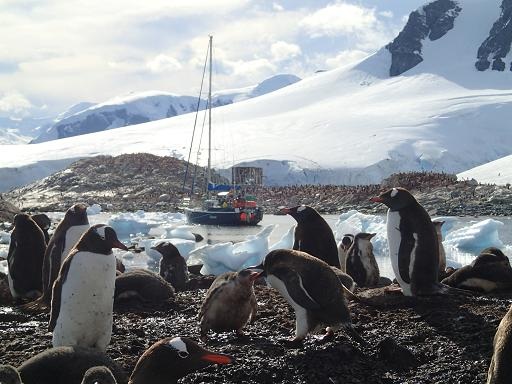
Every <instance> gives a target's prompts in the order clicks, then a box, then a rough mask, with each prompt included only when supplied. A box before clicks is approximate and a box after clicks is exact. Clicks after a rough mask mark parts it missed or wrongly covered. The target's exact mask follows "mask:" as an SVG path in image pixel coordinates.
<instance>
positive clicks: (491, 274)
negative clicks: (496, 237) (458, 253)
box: [442, 247, 512, 293]
mask: <svg viewBox="0 0 512 384" xmlns="http://www.w3.org/2000/svg"><path fill="white" fill-rule="evenodd" d="M442 283H443V284H446V285H449V286H451V287H457V288H463V289H469V290H471V291H478V292H485V293H489V292H496V291H505V290H510V289H512V267H511V266H510V261H509V259H508V257H507V256H505V254H504V253H503V252H502V251H500V250H499V249H498V248H494V247H490V248H486V249H484V250H483V251H482V252H480V255H478V256H477V257H476V259H475V260H473V262H472V263H471V264H470V265H465V266H464V267H462V268H460V269H458V270H456V271H455V272H453V273H452V274H451V275H450V276H448V277H447V278H445V279H443V281H442Z"/></svg>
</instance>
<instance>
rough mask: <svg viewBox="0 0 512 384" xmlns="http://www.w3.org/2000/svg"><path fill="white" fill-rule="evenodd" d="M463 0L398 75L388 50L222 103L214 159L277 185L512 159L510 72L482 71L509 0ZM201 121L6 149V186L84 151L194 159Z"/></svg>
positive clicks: (1, 180)
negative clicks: (248, 168) (484, 50)
mask: <svg viewBox="0 0 512 384" xmlns="http://www.w3.org/2000/svg"><path fill="white" fill-rule="evenodd" d="M438 1H441V0H438ZM457 3H458V5H459V6H460V8H461V11H460V13H459V14H458V16H457V17H456V19H455V21H454V26H453V29H451V30H449V31H448V32H447V33H446V34H445V35H444V36H442V37H441V38H438V39H437V40H435V41H430V40H429V39H428V38H425V39H424V41H423V42H422V49H421V55H422V61H421V62H420V63H419V64H418V65H416V66H415V67H413V68H412V69H410V70H408V71H407V72H405V73H403V74H402V75H400V76H394V77H390V76H389V71H390V65H391V59H392V56H391V54H390V52H389V51H388V50H387V49H386V48H383V49H381V50H380V51H379V52H377V53H376V54H374V55H372V56H370V57H368V58H366V59H365V60H363V61H361V62H360V63H358V64H355V65H351V66H348V67H344V68H339V69H337V70H333V71H329V72H323V73H318V74H315V75H314V76H312V77H309V78H306V79H304V80H302V81H300V82H297V83H295V84H292V85H290V86H288V87H286V88H282V89H279V90H277V91H275V92H272V93H268V94H266V95H264V96H261V97H257V98H253V99H249V100H245V101H243V102H240V103H236V104H231V105H226V106H223V107H219V108H215V109H214V110H213V130H214V133H213V135H214V137H213V143H212V144H213V150H212V153H213V159H212V164H213V166H214V167H216V168H217V169H227V168H229V167H231V166H232V165H235V164H238V163H243V164H247V165H257V166H262V167H263V168H264V177H265V183H266V184H268V185H271V184H281V185H282V184H290V183H333V184H365V183H378V182H379V181H380V180H381V179H382V178H384V177H386V176H388V175H390V174H391V173H394V172H397V171H408V170H434V171H446V172H454V173H458V172H462V171H464V170H467V169H470V168H472V167H475V166H477V165H480V164H483V163H487V162H489V161H492V160H495V159H497V158H500V157H503V156H507V155H509V154H510V153H511V148H512V135H511V134H510V129H509V127H508V122H509V121H511V117H512V91H511V89H512V76H511V75H510V72H509V71H508V70H507V71H504V72H499V71H492V70H487V71H483V72H481V71H477V70H476V68H475V62H476V60H477V59H476V57H477V54H476V52H477V51H478V49H479V47H480V45H481V44H482V41H484V40H485V39H486V38H487V36H488V34H489V31H490V30H491V28H492V26H493V24H494V22H495V21H496V19H497V18H498V17H499V16H500V5H501V1H500V0H460V1H458V2H457ZM421 13H422V10H420V12H419V14H420V15H421ZM507 65H509V63H508V62H507ZM192 126H193V116H192V115H182V116H178V117H174V118H172V119H163V120H159V121H155V122H150V123H145V124H140V125H136V126H129V127H125V128H119V129H112V130H109V131H104V132H99V133H94V134H90V135H82V136H79V137H72V138H66V139H62V140H57V141H53V142H46V143H41V144H37V145H31V146H27V147H26V148H24V152H23V154H21V153H20V151H19V149H17V148H14V147H12V146H0V153H2V154H3V156H2V157H1V158H0V176H1V177H0V189H1V190H5V189H8V188H11V187H13V186H14V185H20V184H21V183H24V182H27V180H29V179H32V180H34V179H36V178H41V177H44V176H46V175H48V174H49V173H50V172H52V171H55V170H57V169H62V168H63V167H65V166H66V165H68V164H69V163H70V162H72V161H73V160H74V159H77V158H79V157H86V156H95V155H97V154H111V155H118V154H121V153H130V152H143V151H144V152H151V153H154V154H158V155H169V154H174V155H176V156H183V157H185V156H187V154H188V150H189V146H190V141H191V132H192ZM205 135H206V134H204V135H203V143H204V142H206V139H205V138H204V137H205ZM197 141H198V140H196V141H195V143H194V151H193V153H195V152H196V151H195V148H196V146H197ZM205 152H206V151H203V152H202V153H201V156H200V162H201V163H202V164H205V163H206V161H207V159H206V157H205V156H206V155H205Z"/></svg>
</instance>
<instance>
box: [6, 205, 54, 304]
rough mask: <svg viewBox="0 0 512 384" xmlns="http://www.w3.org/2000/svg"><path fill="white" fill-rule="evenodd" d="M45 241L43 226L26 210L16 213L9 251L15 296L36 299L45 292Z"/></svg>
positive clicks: (11, 278) (12, 291)
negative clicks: (42, 279)
mask: <svg viewBox="0 0 512 384" xmlns="http://www.w3.org/2000/svg"><path fill="white" fill-rule="evenodd" d="M45 250H46V242H45V240H44V234H43V231H42V230H41V228H39V226H38V225H37V224H36V222H35V221H34V220H32V218H31V217H30V216H29V215H27V214H26V213H18V214H17V215H16V216H14V229H13V231H12V233H11V243H10V245H9V251H8V254H7V265H8V280H9V288H10V291H11V294H12V297H13V298H14V299H15V300H19V299H22V298H28V299H35V298H36V297H38V296H39V295H40V294H41V292H42V281H41V269H42V266H43V257H44V252H45Z"/></svg>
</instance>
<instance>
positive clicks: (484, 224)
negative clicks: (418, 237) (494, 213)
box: [443, 219, 504, 253]
mask: <svg viewBox="0 0 512 384" xmlns="http://www.w3.org/2000/svg"><path fill="white" fill-rule="evenodd" d="M503 225H504V224H503V223H502V222H501V221H498V220H494V219H486V220H483V221H479V222H477V223H475V224H472V225H470V226H466V227H464V228H460V229H457V230H454V231H452V232H450V233H448V234H447V235H446V238H445V240H444V241H443V245H444V246H445V247H446V246H451V247H455V248H458V249H460V250H463V251H468V252H476V253H478V252H480V251H481V250H482V249H484V248H487V247H497V248H502V247H503V242H502V241H501V240H500V238H499V235H498V229H499V228H500V227H502V226H503Z"/></svg>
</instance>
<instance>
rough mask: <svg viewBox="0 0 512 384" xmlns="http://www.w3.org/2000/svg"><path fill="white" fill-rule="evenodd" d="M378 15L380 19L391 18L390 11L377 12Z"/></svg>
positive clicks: (391, 13)
mask: <svg viewBox="0 0 512 384" xmlns="http://www.w3.org/2000/svg"><path fill="white" fill-rule="evenodd" d="M379 15H380V16H382V17H387V18H388V19H391V18H393V12H392V11H382V12H379Z"/></svg>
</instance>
